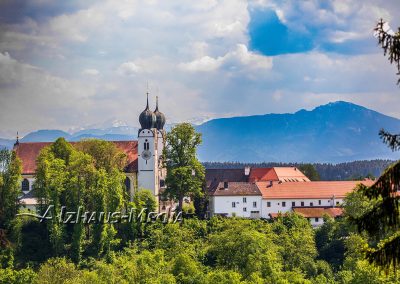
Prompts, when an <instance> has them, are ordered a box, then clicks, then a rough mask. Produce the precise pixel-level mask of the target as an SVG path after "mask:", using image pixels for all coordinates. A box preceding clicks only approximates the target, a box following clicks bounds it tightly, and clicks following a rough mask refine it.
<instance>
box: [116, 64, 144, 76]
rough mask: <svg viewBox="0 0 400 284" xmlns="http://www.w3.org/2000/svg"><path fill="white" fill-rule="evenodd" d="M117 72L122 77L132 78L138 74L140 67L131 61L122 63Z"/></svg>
mask: <svg viewBox="0 0 400 284" xmlns="http://www.w3.org/2000/svg"><path fill="white" fill-rule="evenodd" d="M117 72H118V74H120V75H122V76H132V75H135V74H137V73H139V72H140V67H139V66H137V65H136V64H135V62H133V61H129V62H124V63H122V64H121V65H120V66H119V67H118V70H117Z"/></svg>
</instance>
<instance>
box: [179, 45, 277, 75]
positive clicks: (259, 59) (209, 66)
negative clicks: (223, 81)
mask: <svg viewBox="0 0 400 284" xmlns="http://www.w3.org/2000/svg"><path fill="white" fill-rule="evenodd" d="M221 66H224V67H226V68H228V69H232V68H240V69H242V68H248V69H270V68H271V67H272V58H270V57H267V56H263V55H260V54H256V53H253V52H250V51H249V50H248V49H247V47H246V45H244V44H238V45H237V46H236V49H235V50H233V51H230V52H228V53H227V54H225V55H224V56H220V57H217V58H212V57H210V56H207V55H206V56H203V57H201V58H198V59H195V60H193V61H190V62H186V63H180V64H179V67H180V68H181V69H183V70H186V71H193V72H196V71H205V72H208V71H214V70H217V69H218V68H220V67H221Z"/></svg>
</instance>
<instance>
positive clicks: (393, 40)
mask: <svg viewBox="0 0 400 284" xmlns="http://www.w3.org/2000/svg"><path fill="white" fill-rule="evenodd" d="M389 30H390V28H389V25H388V23H387V22H384V21H383V20H382V19H381V20H380V21H379V22H378V24H377V25H376V27H375V29H374V31H375V35H376V37H377V38H378V44H380V45H381V47H382V49H383V54H384V55H385V56H388V60H389V61H390V63H391V64H393V63H394V64H395V65H396V67H397V71H398V73H397V74H398V75H400V28H399V31H398V32H397V33H395V34H392V33H388V31H389ZM397 84H398V85H399V84H400V79H399V80H398V81H397Z"/></svg>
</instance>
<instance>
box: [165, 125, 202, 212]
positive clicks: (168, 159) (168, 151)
mask: <svg viewBox="0 0 400 284" xmlns="http://www.w3.org/2000/svg"><path fill="white" fill-rule="evenodd" d="M200 144H201V134H200V133H196V131H195V129H194V128H193V126H192V125H190V124H189V123H182V124H178V125H177V126H175V127H174V128H172V130H171V132H169V133H168V134H167V138H166V146H165V148H164V154H163V155H164V163H165V166H166V168H167V177H166V184H167V188H166V190H165V195H166V196H167V197H169V198H172V199H175V200H177V201H178V210H179V211H181V210H182V205H183V198H184V197H185V196H192V197H193V196H195V195H201V194H202V188H203V184H204V167H203V165H202V164H201V163H200V162H199V161H198V159H197V157H196V149H197V147H198V146H199V145H200Z"/></svg>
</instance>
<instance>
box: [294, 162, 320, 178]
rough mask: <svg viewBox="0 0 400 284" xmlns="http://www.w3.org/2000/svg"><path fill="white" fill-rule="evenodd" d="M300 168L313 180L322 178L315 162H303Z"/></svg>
mask: <svg viewBox="0 0 400 284" xmlns="http://www.w3.org/2000/svg"><path fill="white" fill-rule="evenodd" d="M298 168H299V170H300V171H302V172H303V174H305V175H306V177H308V178H309V179H310V180H312V181H318V180H320V177H319V173H318V171H317V169H316V168H315V166H314V165H313V164H301V165H299V167H298Z"/></svg>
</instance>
